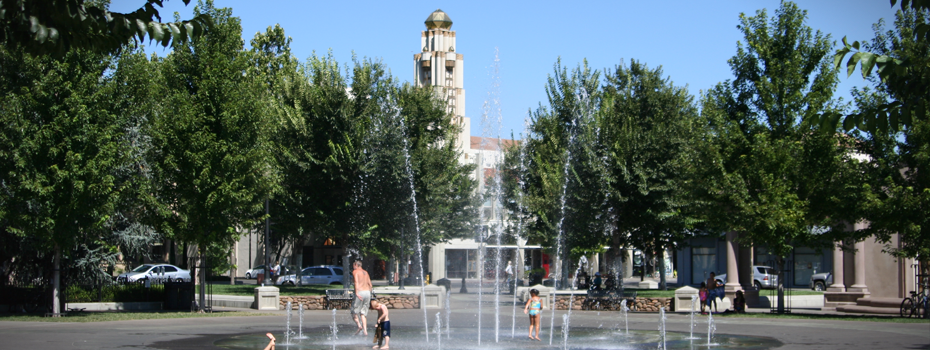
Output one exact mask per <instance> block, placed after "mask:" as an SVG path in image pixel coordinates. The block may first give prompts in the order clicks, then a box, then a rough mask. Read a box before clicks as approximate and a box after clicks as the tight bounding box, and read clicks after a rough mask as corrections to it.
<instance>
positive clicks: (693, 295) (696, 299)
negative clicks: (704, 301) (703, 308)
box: [688, 294, 698, 339]
mask: <svg viewBox="0 0 930 350" xmlns="http://www.w3.org/2000/svg"><path fill="white" fill-rule="evenodd" d="M697 301H698V296H697V294H692V295H691V310H690V311H691V312H689V313H690V314H691V322H690V323H691V336H690V337H688V339H698V338H695V337H694V309H695V307H694V306H695V305H694V303H695V302H697Z"/></svg>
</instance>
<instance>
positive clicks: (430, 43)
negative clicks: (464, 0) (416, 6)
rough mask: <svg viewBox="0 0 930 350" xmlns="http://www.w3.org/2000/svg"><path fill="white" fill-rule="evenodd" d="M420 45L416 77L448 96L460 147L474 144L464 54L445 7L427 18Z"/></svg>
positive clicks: (417, 82) (416, 55)
mask: <svg viewBox="0 0 930 350" xmlns="http://www.w3.org/2000/svg"><path fill="white" fill-rule="evenodd" d="M424 23H425V24H426V30H424V31H423V32H421V34H420V48H421V49H422V50H423V51H422V52H420V53H418V54H414V55H413V81H415V82H416V84H417V86H421V87H423V86H432V87H433V89H434V90H435V92H436V94H437V95H439V96H442V97H443V99H445V100H446V108H447V111H448V112H449V113H451V114H452V115H454V116H455V117H454V118H455V119H454V122H455V123H457V124H459V125H460V126H461V128H462V130H461V133H460V134H459V138H458V140H457V145H456V146H457V147H458V148H459V149H460V150H467V149H469V148H470V147H471V141H470V136H471V132H470V129H471V121H470V120H469V119H468V118H466V117H465V85H464V82H463V79H462V78H463V77H464V74H463V71H464V69H465V64H464V56H462V54H460V53H456V51H455V31H454V30H451V28H452V19H451V18H449V15H447V14H446V13H445V12H442V10H436V11H433V13H431V14H430V15H429V17H427V18H426V21H425V22H424Z"/></svg>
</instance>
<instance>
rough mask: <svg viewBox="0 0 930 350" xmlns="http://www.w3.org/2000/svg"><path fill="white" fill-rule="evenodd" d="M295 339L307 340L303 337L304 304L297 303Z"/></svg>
mask: <svg viewBox="0 0 930 350" xmlns="http://www.w3.org/2000/svg"><path fill="white" fill-rule="evenodd" d="M297 320H298V322H297V338H296V339H307V336H305V335H304V304H303V303H297Z"/></svg>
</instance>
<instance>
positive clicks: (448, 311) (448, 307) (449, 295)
mask: <svg viewBox="0 0 930 350" xmlns="http://www.w3.org/2000/svg"><path fill="white" fill-rule="evenodd" d="M451 302H452V289H446V302H445V307H446V339H449V337H450V336H451V333H452V332H450V331H449V317H450V316H451V314H452V306H451V305H449V304H450V303H451Z"/></svg>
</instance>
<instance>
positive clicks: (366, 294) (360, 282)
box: [352, 260, 371, 335]
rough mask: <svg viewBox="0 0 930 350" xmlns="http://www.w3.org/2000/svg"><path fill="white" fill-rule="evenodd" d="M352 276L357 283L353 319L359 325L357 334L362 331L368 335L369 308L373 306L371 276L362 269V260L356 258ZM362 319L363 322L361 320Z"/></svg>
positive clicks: (353, 302) (353, 303)
mask: <svg viewBox="0 0 930 350" xmlns="http://www.w3.org/2000/svg"><path fill="white" fill-rule="evenodd" d="M352 266H353V268H354V270H352V278H353V281H354V283H355V299H354V300H353V301H352V320H353V321H355V325H356V326H358V330H357V331H355V334H358V333H359V332H362V333H363V334H365V335H368V328H367V327H368V320H367V319H366V317H367V316H368V308H369V307H370V306H371V278H369V277H368V272H367V271H365V270H364V269H362V261H361V260H355V263H353V264H352ZM359 319H361V322H359Z"/></svg>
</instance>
